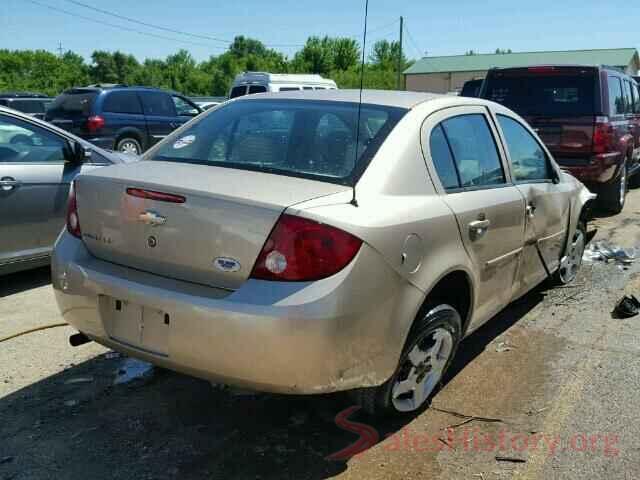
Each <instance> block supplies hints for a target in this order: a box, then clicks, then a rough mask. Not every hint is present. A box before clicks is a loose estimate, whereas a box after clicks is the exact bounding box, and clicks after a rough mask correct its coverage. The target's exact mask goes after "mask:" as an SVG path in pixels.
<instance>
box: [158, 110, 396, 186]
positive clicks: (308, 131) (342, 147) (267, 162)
mask: <svg viewBox="0 0 640 480" xmlns="http://www.w3.org/2000/svg"><path fill="white" fill-rule="evenodd" d="M405 113H406V110H404V109H401V108H394V107H384V106H378V105H368V104H363V105H362V109H361V114H360V123H359V125H360V128H359V129H358V128H357V125H358V104H357V103H345V102H328V101H308V100H290V99H287V100H266V99H265V100H243V101H236V102H231V103H229V104H228V105H226V106H224V107H222V108H219V109H218V110H215V111H213V112H212V113H211V114H209V115H206V116H204V117H203V118H202V119H201V120H200V121H198V122H196V123H194V124H193V125H192V126H191V127H190V128H188V129H187V130H185V131H182V132H180V134H179V135H177V134H174V135H172V136H171V137H168V138H167V139H166V140H165V141H163V142H162V144H161V145H160V147H159V148H157V149H156V150H154V151H153V152H152V155H153V156H152V157H151V160H160V161H172V162H185V163H199V164H206V165H214V166H220V167H229V168H239V169H244V170H256V171H263V172H269V173H276V174H281V175H289V176H297V177H303V178H312V179H317V180H322V181H327V182H332V183H339V184H343V185H352V184H353V183H355V181H357V179H358V178H359V176H360V175H361V174H362V172H363V171H364V169H365V168H366V166H367V164H368V163H369V161H370V160H371V158H372V157H373V155H374V154H375V152H376V151H377V150H378V148H379V147H380V145H381V144H382V142H383V141H384V140H385V138H386V137H387V135H388V134H389V132H391V130H392V129H393V127H394V126H395V125H396V124H397V123H398V121H399V120H400V119H401V118H402V116H403V115H404V114H405ZM358 130H359V133H358Z"/></svg>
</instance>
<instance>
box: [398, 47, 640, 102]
mask: <svg viewBox="0 0 640 480" xmlns="http://www.w3.org/2000/svg"><path fill="white" fill-rule="evenodd" d="M528 65H609V66H612V67H616V68H619V69H621V70H624V71H625V72H627V73H629V74H631V75H637V73H638V70H640V57H638V51H637V50H636V49H635V48H611V49H600V50H568V51H557V52H516V53H497V54H476V55H454V56H449V57H424V58H422V59H420V60H418V61H417V62H416V63H414V64H413V65H412V66H411V67H409V68H408V69H407V70H405V71H404V77H405V85H406V89H407V90H415V91H421V92H432V93H449V92H458V91H460V89H462V85H464V82H466V81H467V80H473V79H478V78H484V76H485V75H486V73H487V70H489V69H491V68H494V67H499V68H508V67H523V66H528Z"/></svg>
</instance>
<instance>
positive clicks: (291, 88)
mask: <svg viewBox="0 0 640 480" xmlns="http://www.w3.org/2000/svg"><path fill="white" fill-rule="evenodd" d="M298 90H300V87H280V90H279V91H280V92H297V91H298Z"/></svg>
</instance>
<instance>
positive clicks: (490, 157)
mask: <svg viewBox="0 0 640 480" xmlns="http://www.w3.org/2000/svg"><path fill="white" fill-rule="evenodd" d="M442 128H443V130H444V134H445V136H446V138H447V140H448V143H449V147H450V148H451V153H452V154H453V158H454V161H455V165H456V169H457V171H458V176H459V178H460V186H461V187H463V188H477V187H487V186H494V185H501V184H505V183H506V178H505V175H504V170H503V168H502V163H501V161H500V155H499V154H498V147H497V146H496V142H495V139H494V138H493V134H492V133H491V129H490V128H489V124H488V123H487V119H486V117H485V116H484V115H482V114H470V115H460V116H457V117H452V118H450V119H448V120H445V121H443V122H442Z"/></svg>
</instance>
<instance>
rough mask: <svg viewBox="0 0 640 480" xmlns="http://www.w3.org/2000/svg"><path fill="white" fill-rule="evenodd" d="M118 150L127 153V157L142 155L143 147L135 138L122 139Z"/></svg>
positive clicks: (117, 146) (119, 141) (117, 147)
mask: <svg viewBox="0 0 640 480" xmlns="http://www.w3.org/2000/svg"><path fill="white" fill-rule="evenodd" d="M116 150H117V151H118V152H122V153H126V154H127V155H140V154H141V153H142V146H141V145H140V142H139V141H138V140H136V139H135V138H121V139H120V140H118V144H117V145H116Z"/></svg>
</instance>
